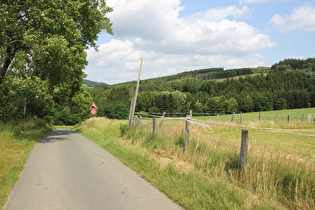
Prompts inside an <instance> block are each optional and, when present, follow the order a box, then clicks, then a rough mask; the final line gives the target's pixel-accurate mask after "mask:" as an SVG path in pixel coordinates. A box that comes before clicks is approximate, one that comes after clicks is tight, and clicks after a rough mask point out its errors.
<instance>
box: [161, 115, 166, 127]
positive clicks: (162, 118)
mask: <svg viewBox="0 0 315 210" xmlns="http://www.w3.org/2000/svg"><path fill="white" fill-rule="evenodd" d="M165 114H166V113H165V112H163V116H162V117H161V122H160V126H161V125H162V123H163V120H164V118H165Z"/></svg>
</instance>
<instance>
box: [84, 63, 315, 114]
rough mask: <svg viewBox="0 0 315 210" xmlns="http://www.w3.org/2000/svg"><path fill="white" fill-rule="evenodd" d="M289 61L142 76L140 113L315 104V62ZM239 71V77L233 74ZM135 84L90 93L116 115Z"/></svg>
mask: <svg viewBox="0 0 315 210" xmlns="http://www.w3.org/2000/svg"><path fill="white" fill-rule="evenodd" d="M306 61H307V62H311V61H312V59H307V60H306ZM284 65H286V66H285V67H284V68H283V69H282V70H279V69H278V70H274V71H271V70H270V69H269V68H268V67H258V68H252V69H250V68H243V69H231V70H226V71H224V69H222V68H213V69H203V70H199V71H198V70H195V71H190V72H183V73H180V74H177V75H173V76H167V77H160V78H156V79H148V80H142V81H141V84H140V90H139V94H138V99H137V105H136V111H137V112H140V111H144V112H153V111H154V112H155V113H157V112H160V113H163V112H167V113H168V114H170V115H172V114H176V115H177V116H180V115H181V116H185V115H186V113H189V110H193V112H194V113H207V114H210V115H216V114H217V113H222V114H223V113H233V112H235V113H240V112H243V113H245V112H252V111H264V110H265V111H267V110H274V109H284V108H289V109H295V108H308V107H315V74H314V75H313V74H312V72H311V70H310V66H311V65H309V64H307V65H302V67H303V69H299V70H294V69H293V68H292V67H291V66H290V65H288V63H281V65H280V66H279V67H278V68H280V67H281V66H284ZM302 67H301V68H302ZM304 67H305V68H306V69H305V68H304ZM275 68H276V67H275ZM253 73H255V74H253ZM257 73H260V74H257ZM217 74H222V75H225V77H227V78H226V79H223V80H215V79H214V78H215V77H212V76H214V75H217ZM242 74H244V75H242ZM207 75H208V76H209V78H207ZM235 75H237V76H238V77H233V76H235ZM135 87H136V82H127V83H122V84H117V85H109V86H106V87H105V86H103V87H100V86H99V87H97V88H93V89H89V90H88V91H89V92H90V93H91V95H92V97H93V99H94V100H95V101H99V104H102V105H101V112H99V116H106V117H109V118H115V114H114V113H113V112H117V111H119V110H120V109H116V108H115V107H116V106H117V105H118V104H121V105H122V106H123V107H124V109H125V112H126V116H127V115H128V114H127V109H128V110H129V107H130V101H131V96H133V95H134V92H135V91H134V90H135ZM103 104H104V105H103ZM118 116H121V115H118ZM126 118H127V117H126Z"/></svg>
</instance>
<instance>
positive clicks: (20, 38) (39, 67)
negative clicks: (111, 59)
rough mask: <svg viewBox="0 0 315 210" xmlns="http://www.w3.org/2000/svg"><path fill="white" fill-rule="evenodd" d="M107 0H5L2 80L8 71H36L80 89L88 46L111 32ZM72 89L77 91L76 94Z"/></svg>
mask: <svg viewBox="0 0 315 210" xmlns="http://www.w3.org/2000/svg"><path fill="white" fill-rule="evenodd" d="M110 11H112V9H111V8H109V7H107V6H106V3H105V0H1V8H0V65H1V66H0V84H1V83H3V80H4V78H5V75H6V73H7V72H8V71H13V72H15V73H18V74H19V75H20V76H24V77H28V76H30V75H32V76H37V77H39V78H41V79H42V80H48V81H49V86H50V88H51V91H52V90H53V88H54V86H63V87H64V86H68V88H70V89H71V90H73V91H74V92H76V91H77V90H78V89H79V88H80V86H81V84H82V79H83V72H82V69H83V68H84V67H85V65H87V61H86V53H85V52H84V50H85V49H86V48H87V47H88V46H91V47H95V46H96V44H95V40H97V38H98V34H99V32H100V31H101V30H102V29H105V30H106V31H107V32H108V33H110V34H112V29H111V23H110V20H109V19H108V18H107V17H106V16H105V15H106V14H107V13H108V12H110ZM74 92H73V94H74Z"/></svg>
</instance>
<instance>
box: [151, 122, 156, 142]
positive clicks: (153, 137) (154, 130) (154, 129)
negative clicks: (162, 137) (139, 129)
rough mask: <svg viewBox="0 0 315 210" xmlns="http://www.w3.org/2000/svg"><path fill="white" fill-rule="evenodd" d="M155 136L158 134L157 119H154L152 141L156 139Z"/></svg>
mask: <svg viewBox="0 0 315 210" xmlns="http://www.w3.org/2000/svg"><path fill="white" fill-rule="evenodd" d="M155 134H156V118H155V117H153V129H152V139H153V140H154V139H155Z"/></svg>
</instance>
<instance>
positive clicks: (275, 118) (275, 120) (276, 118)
mask: <svg viewBox="0 0 315 210" xmlns="http://www.w3.org/2000/svg"><path fill="white" fill-rule="evenodd" d="M277 120H278V114H276V118H275V121H276V122H277Z"/></svg>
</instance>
